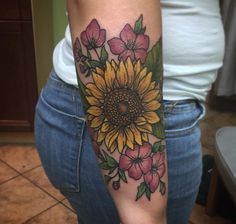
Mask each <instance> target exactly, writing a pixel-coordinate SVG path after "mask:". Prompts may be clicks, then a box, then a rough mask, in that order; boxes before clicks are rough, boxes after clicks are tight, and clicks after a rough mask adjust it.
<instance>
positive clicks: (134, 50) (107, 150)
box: [74, 15, 166, 200]
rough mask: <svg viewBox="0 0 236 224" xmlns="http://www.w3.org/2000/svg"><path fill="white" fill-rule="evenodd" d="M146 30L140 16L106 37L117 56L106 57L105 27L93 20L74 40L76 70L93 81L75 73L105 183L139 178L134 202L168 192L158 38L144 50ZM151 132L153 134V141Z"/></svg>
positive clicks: (147, 39)
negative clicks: (163, 178) (116, 33)
mask: <svg viewBox="0 0 236 224" xmlns="http://www.w3.org/2000/svg"><path fill="white" fill-rule="evenodd" d="M145 31H146V27H144V26H143V16H142V15H141V16H140V17H139V19H138V20H137V21H136V22H135V25H134V28H132V27H131V25H130V24H126V25H125V26H124V28H123V29H122V31H121V33H120V35H119V37H114V38H112V39H110V40H108V41H107V44H108V46H109V48H110V51H111V53H112V54H113V55H116V56H117V60H109V54H108V52H107V50H106V47H105V43H106V30H105V29H101V28H100V25H99V24H98V21H97V20H96V19H93V20H92V21H91V22H90V24H89V25H88V26H87V27H86V30H85V31H83V32H82V33H81V36H80V38H79V37H77V38H76V40H75V43H74V57H75V61H76V64H77V66H78V68H79V72H80V73H81V74H82V75H83V74H84V75H85V77H91V78H92V80H93V81H92V82H89V83H86V84H84V83H82V81H81V80H80V77H79V75H78V82H79V86H80V89H81V91H82V92H83V95H84V96H85V97H84V98H83V101H84V106H85V109H86V112H87V120H88V122H89V130H90V132H91V133H90V134H91V135H92V136H93V145H94V148H95V150H96V153H97V156H98V159H99V161H100V162H99V166H100V168H101V169H102V170H105V171H106V174H105V175H104V179H105V182H106V184H109V183H110V182H112V187H113V189H114V190H118V189H119V188H120V182H124V183H128V178H127V173H128V177H129V178H132V179H133V180H143V181H142V182H141V183H140V185H139V186H138V187H137V194H136V200H139V199H140V198H141V197H142V196H143V195H146V197H147V199H148V200H151V194H152V193H154V192H155V191H156V190H157V189H158V188H159V191H160V193H161V195H164V194H165V193H166V185H165V182H164V181H163V180H162V177H163V176H164V174H165V173H166V165H165V140H164V127H163V117H162V113H161V110H162V107H161V100H162V99H161V85H160V81H161V80H162V56H161V40H159V41H158V42H157V43H156V44H155V45H154V46H153V47H152V49H151V50H149V51H148V49H149V36H147V35H146V34H145ZM80 41H81V42H82V45H83V47H82V45H81V43H80ZM84 48H85V49H84ZM92 52H93V55H95V57H92V56H91V55H92V54H91V53H92ZM153 74H154V75H153ZM150 135H152V136H155V138H156V141H155V142H154V143H153V144H151V143H150V142H149V136H150ZM114 151H118V152H119V154H120V158H119V161H117V160H116V159H114V158H113V157H112V153H113V152H114Z"/></svg>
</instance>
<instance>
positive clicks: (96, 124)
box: [91, 116, 103, 128]
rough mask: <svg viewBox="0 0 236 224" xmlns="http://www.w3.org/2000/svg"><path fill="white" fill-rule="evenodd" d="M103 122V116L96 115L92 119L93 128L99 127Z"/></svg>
mask: <svg viewBox="0 0 236 224" xmlns="http://www.w3.org/2000/svg"><path fill="white" fill-rule="evenodd" d="M102 122H103V117H102V116H99V117H95V118H94V119H93V120H92V121H91V128H97V127H99V126H100V125H101V124H102Z"/></svg>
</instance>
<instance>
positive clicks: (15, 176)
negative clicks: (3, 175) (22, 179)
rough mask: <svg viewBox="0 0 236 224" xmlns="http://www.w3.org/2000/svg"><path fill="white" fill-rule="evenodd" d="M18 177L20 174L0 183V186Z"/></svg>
mask: <svg viewBox="0 0 236 224" xmlns="http://www.w3.org/2000/svg"><path fill="white" fill-rule="evenodd" d="M19 176H21V175H20V174H17V175H16V176H14V177H11V178H9V179H7V180H5V181H3V182H1V183H0V186H1V185H3V184H6V183H7V182H8V181H11V180H13V179H15V178H17V177H19Z"/></svg>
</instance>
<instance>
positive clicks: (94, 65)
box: [89, 60, 102, 69]
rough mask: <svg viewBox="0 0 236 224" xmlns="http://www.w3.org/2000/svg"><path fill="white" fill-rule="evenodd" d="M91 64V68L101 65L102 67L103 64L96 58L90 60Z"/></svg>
mask: <svg viewBox="0 0 236 224" xmlns="http://www.w3.org/2000/svg"><path fill="white" fill-rule="evenodd" d="M89 65H90V66H91V68H93V69H95V68H96V67H100V68H102V64H101V63H100V62H99V61H96V60H90V61H89Z"/></svg>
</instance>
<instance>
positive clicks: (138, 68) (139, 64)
mask: <svg viewBox="0 0 236 224" xmlns="http://www.w3.org/2000/svg"><path fill="white" fill-rule="evenodd" d="M134 70H135V73H136V74H138V73H139V72H140V70H141V63H140V60H138V61H137V62H136V64H135V65H134Z"/></svg>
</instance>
